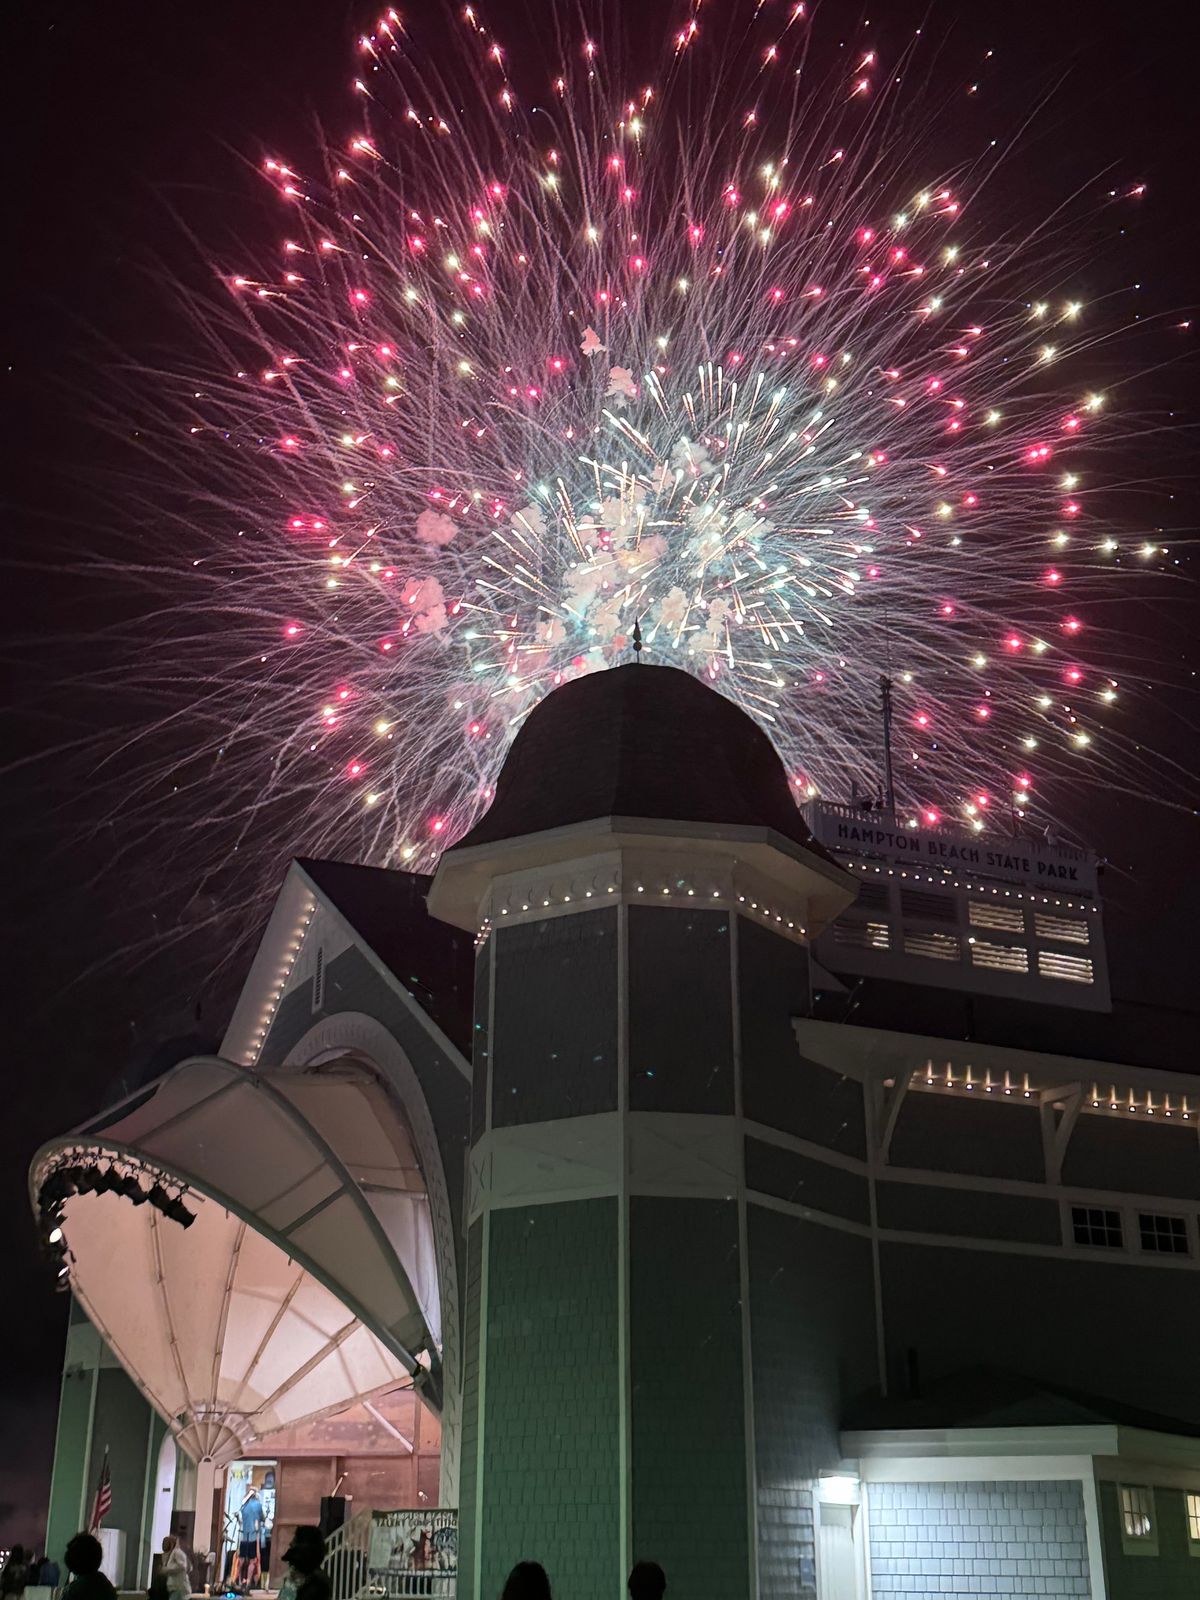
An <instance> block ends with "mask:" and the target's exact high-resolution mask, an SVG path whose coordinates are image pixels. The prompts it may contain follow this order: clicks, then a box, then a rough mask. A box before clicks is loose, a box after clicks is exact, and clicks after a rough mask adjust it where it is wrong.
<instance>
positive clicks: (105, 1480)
mask: <svg viewBox="0 0 1200 1600" xmlns="http://www.w3.org/2000/svg"><path fill="white" fill-rule="evenodd" d="M111 1510H112V1476H111V1474H110V1473H109V1470H108V1451H107V1450H106V1451H105V1452H104V1464H103V1466H102V1467H101V1468H100V1482H99V1483H98V1484H97V1485H96V1498H95V1500H94V1501H93V1502H92V1520H91V1522H90V1523H89V1524H88V1532H89V1533H99V1532H100V1529H101V1528H102V1527H103V1526H104V1519H105V1517H106V1516H107V1515H108V1513H109V1512H110V1511H111Z"/></svg>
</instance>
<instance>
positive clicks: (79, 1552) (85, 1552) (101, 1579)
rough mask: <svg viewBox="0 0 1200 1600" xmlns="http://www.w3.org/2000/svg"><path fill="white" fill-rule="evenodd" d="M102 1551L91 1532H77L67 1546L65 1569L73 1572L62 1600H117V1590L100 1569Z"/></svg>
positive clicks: (102, 1557)
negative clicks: (73, 1575) (71, 1579)
mask: <svg viewBox="0 0 1200 1600" xmlns="http://www.w3.org/2000/svg"><path fill="white" fill-rule="evenodd" d="M103 1559H104V1551H103V1550H102V1549H101V1548H100V1541H99V1539H97V1538H96V1537H95V1536H94V1535H93V1534H90V1533H77V1534H76V1535H75V1537H74V1538H73V1539H72V1540H71V1542H70V1544H69V1545H68V1546H67V1570H68V1571H69V1572H73V1573H74V1574H75V1580H74V1582H73V1583H69V1584H68V1585H67V1587H66V1588H65V1589H64V1590H63V1600H117V1591H116V1590H115V1589H114V1588H113V1586H112V1584H111V1583H109V1581H108V1579H107V1578H106V1577H105V1576H104V1574H103V1573H102V1572H101V1571H100V1563H101V1561H103Z"/></svg>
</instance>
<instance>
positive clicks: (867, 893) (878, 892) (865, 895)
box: [854, 883, 889, 911]
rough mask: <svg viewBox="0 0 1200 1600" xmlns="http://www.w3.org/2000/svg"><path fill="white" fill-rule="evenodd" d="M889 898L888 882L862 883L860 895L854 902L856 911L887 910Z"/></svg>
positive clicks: (859, 887) (859, 889) (859, 890)
mask: <svg viewBox="0 0 1200 1600" xmlns="http://www.w3.org/2000/svg"><path fill="white" fill-rule="evenodd" d="M888 898H889V897H888V886H887V884H886V883H860V884H859V886H858V896H857V898H856V900H855V902H854V909H855V910H856V911H886V910H887V908H888Z"/></svg>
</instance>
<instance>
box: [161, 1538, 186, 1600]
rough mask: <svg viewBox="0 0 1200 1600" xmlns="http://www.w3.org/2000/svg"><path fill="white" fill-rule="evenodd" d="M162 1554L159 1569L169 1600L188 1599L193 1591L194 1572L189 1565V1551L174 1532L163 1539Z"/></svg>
mask: <svg viewBox="0 0 1200 1600" xmlns="http://www.w3.org/2000/svg"><path fill="white" fill-rule="evenodd" d="M162 1554H163V1558H162V1566H161V1568H160V1569H159V1570H160V1573H161V1576H162V1580H163V1584H164V1586H165V1588H166V1591H167V1595H168V1597H169V1600H188V1596H189V1595H190V1594H191V1592H192V1574H191V1571H190V1569H189V1567H188V1558H187V1552H186V1551H185V1550H184V1548H183V1546H182V1545H181V1544H180V1542H179V1540H178V1539H177V1538H176V1537H175V1535H174V1534H172V1533H169V1534H167V1536H166V1538H165V1539H164V1540H163V1542H162Z"/></svg>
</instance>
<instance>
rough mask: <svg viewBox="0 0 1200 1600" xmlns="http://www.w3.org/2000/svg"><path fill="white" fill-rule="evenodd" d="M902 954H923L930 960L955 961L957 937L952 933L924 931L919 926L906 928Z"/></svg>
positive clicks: (956, 956)
mask: <svg viewBox="0 0 1200 1600" xmlns="http://www.w3.org/2000/svg"><path fill="white" fill-rule="evenodd" d="M904 954H905V955H906V956H924V957H925V958H926V959H927V960H930V961H957V960H958V957H959V946H958V937H957V935H956V934H953V933H926V932H924V931H923V930H922V929H920V928H906V929H905V930H904Z"/></svg>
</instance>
